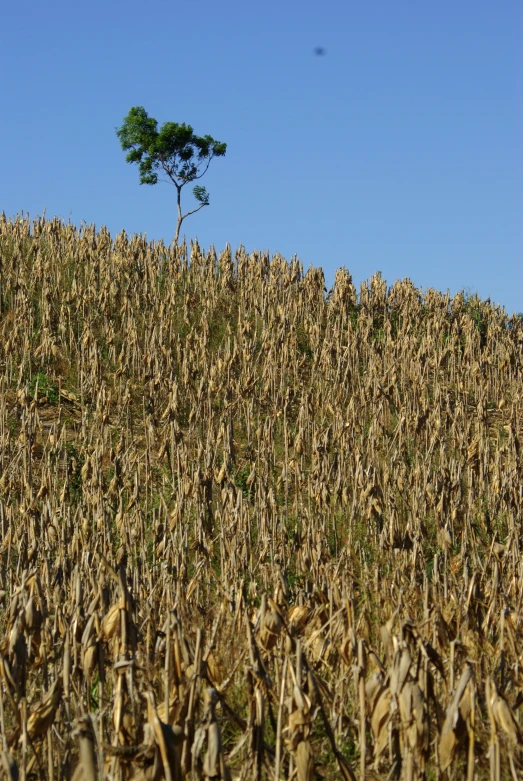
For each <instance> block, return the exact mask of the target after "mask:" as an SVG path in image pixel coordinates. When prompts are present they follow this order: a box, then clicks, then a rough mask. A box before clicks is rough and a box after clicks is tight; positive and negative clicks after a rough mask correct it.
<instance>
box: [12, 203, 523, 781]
mask: <svg viewBox="0 0 523 781" xmlns="http://www.w3.org/2000/svg"><path fill="white" fill-rule="evenodd" d="M324 285H325V281H324V277H323V273H322V271H321V270H320V269H314V268H311V269H309V270H308V271H307V272H306V273H304V270H303V268H302V266H301V265H300V263H299V261H297V260H296V259H293V260H292V261H290V262H286V261H285V260H284V259H283V258H281V257H280V256H279V255H275V256H273V257H270V256H268V255H267V254H260V253H253V254H252V255H248V254H247V253H246V252H245V251H244V249H243V248H241V247H240V249H239V250H238V251H237V252H236V253H235V254H233V253H232V251H231V249H230V247H226V249H225V250H224V251H223V252H222V253H221V254H220V255H219V256H217V255H216V253H215V251H214V249H211V250H210V251H209V252H208V253H203V252H202V251H201V249H200V247H199V246H198V244H197V243H196V242H194V243H192V244H191V246H190V248H187V247H186V246H181V247H174V246H172V247H165V246H164V245H163V244H162V243H161V242H160V243H148V242H147V241H146V240H145V238H143V237H141V236H133V237H131V238H129V237H128V236H127V235H126V234H125V233H122V234H120V235H118V236H117V237H116V238H114V239H113V238H112V237H111V236H110V235H109V232H108V231H107V230H106V229H105V228H101V229H100V230H98V231H96V230H95V229H94V227H89V226H84V227H82V228H81V229H79V230H78V229H76V228H75V227H74V226H72V225H70V224H67V225H65V224H63V223H61V222H60V221H59V220H57V219H54V220H52V221H48V220H45V219H43V218H41V219H36V220H34V221H33V222H31V221H30V220H29V218H28V217H25V216H23V215H22V216H19V217H17V218H16V219H7V218H6V217H5V216H2V217H0V556H1V566H0V627H1V630H2V631H1V634H0V637H1V638H2V639H1V641H0V729H1V734H2V746H1V762H0V774H2V776H3V777H5V778H16V777H18V776H20V777H22V778H28V777H29V776H32V777H39V778H49V779H59V778H69V777H74V778H76V779H77V781H79V779H82V778H84V779H89V781H90V780H91V779H94V778H101V777H104V778H111V779H112V778H114V779H121V780H122V781H123V780H124V779H136V780H138V779H143V780H145V779H160V778H168V779H169V778H171V779H183V778H188V779H197V778H203V779H247V778H253V779H260V781H261V780H262V779H275V780H276V781H277V779H296V780H297V781H311V780H312V779H319V778H332V779H339V778H343V779H350V780H351V781H352V779H361V781H363V779H387V778H396V779H402V780H404V781H407V780H409V781H410V779H431V778H441V779H444V778H448V779H450V778H466V779H467V781H472V779H489V778H490V779H493V780H494V779H501V778H513V779H517V778H518V777H521V774H522V773H523V755H522V751H521V737H522V719H523V717H522V713H521V705H522V703H523V675H522V672H521V670H522V664H523V650H522V649H523V613H522V607H521V606H522V600H523V557H522V540H523V529H522V524H523V371H522V369H523V320H522V318H521V317H516V316H513V317H508V316H507V314H506V312H505V311H504V310H502V309H501V308H500V307H495V306H493V305H491V304H490V303H489V302H484V301H481V300H480V299H479V298H478V297H475V296H466V295H464V294H463V293H460V294H458V295H456V296H454V297H453V298H451V297H450V296H449V295H448V294H444V293H439V292H437V291H434V290H427V291H425V292H424V293H422V292H420V291H419V290H417V289H416V288H415V287H414V285H413V284H412V283H411V282H410V281H409V280H403V281H399V282H396V283H394V284H393V285H392V286H391V287H388V286H387V284H386V282H385V280H383V279H382V277H381V275H380V274H376V275H374V276H373V277H372V278H371V279H370V280H369V282H368V283H365V284H363V285H362V286H361V288H360V290H359V292H358V291H356V289H355V287H354V285H353V282H352V279H351V276H350V274H349V273H348V272H347V271H346V270H344V269H341V270H339V271H338V272H337V274H336V278H335V282H334V285H333V287H332V289H331V290H330V291H329V292H328V293H327V294H325V289H324Z"/></svg>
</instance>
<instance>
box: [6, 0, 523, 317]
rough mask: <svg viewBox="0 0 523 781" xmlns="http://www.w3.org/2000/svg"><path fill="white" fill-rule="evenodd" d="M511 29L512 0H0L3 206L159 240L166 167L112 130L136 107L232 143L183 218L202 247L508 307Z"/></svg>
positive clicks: (517, 186)
mask: <svg viewBox="0 0 523 781" xmlns="http://www.w3.org/2000/svg"><path fill="white" fill-rule="evenodd" d="M522 40H523V4H522V3H521V0H498V1H497V2H493V0H458V1H456V0H438V2H435V1H434V0H432V2H429V1H428V0H427V1H424V0H422V1H421V2H420V1H418V2H415V0H409V1H408V2H407V0H394V1H393V0H359V1H358V2H355V1H352V0H336V2H335V1H334V0H322V2H311V1H310V0H293V2H290V0H264V2H251V1H250V0H220V2H216V0H214V1H213V2H211V1H210V0H199V1H198V2H196V0H184V2H181V1H180V0H147V2H143V0H142V2H136V0H125V2H123V0H104V1H103V2H102V1H101V0H91V2H90V3H75V2H71V0H67V2H65V0H48V2H40V1H39V2H36V0H26V1H25V2H23V3H22V2H11V3H9V4H4V6H3V8H2V15H1V27H0V65H1V72H2V76H3V78H2V86H1V113H0V142H1V143H0V148H1V150H2V151H1V161H0V212H1V211H2V210H3V211H5V213H6V214H7V215H8V216H12V215H14V214H16V213H18V212H20V211H24V212H29V214H30V216H36V215H38V214H41V213H42V211H43V209H44V207H45V208H46V209H47V215H48V216H49V217H52V216H54V215H58V216H59V217H61V218H62V219H64V220H65V221H67V220H68V219H69V218H70V219H71V221H72V222H73V223H74V224H77V225H79V224H80V223H81V222H82V221H85V222H87V223H96V225H97V226H99V225H106V226H107V227H108V228H109V230H110V231H111V233H112V234H116V233H117V232H119V231H120V230H121V229H122V228H125V229H126V230H127V232H128V233H144V232H146V233H147V237H148V238H150V239H159V238H163V239H164V240H165V241H166V243H170V241H171V240H172V237H173V235H174V229H175V225H176V201H175V195H176V191H175V189H174V187H173V186H172V185H168V184H162V183H160V184H157V185H156V186H153V187H151V186H147V185H142V186H140V185H139V178H138V170H137V168H136V166H134V165H130V164H127V163H126V162H125V155H124V153H123V152H122V150H121V148H120V146H119V141H118V138H117V137H116V134H115V128H116V127H118V126H120V125H121V123H122V120H123V118H124V116H125V115H126V114H127V112H128V111H129V109H130V108H131V107H132V106H144V107H145V109H146V111H147V112H148V113H149V114H150V115H151V116H153V117H155V118H156V119H157V120H158V122H159V124H160V125H161V124H163V122H165V121H174V122H180V123H181V122H186V123H188V124H191V125H192V126H193V128H194V131H195V132H196V133H197V134H198V135H205V134H210V135H211V136H213V137H214V138H215V139H217V140H219V141H225V142H226V143H227V145H228V148H227V155H226V157H225V158H221V159H217V160H214V161H213V162H212V163H211V167H210V169H209V171H208V173H207V174H206V176H205V177H204V178H203V179H202V180H201V184H203V185H205V186H206V187H207V189H208V191H209V192H210V196H211V205H210V206H209V207H206V208H204V209H202V210H201V211H200V212H198V214H196V215H194V216H192V217H189V218H188V219H187V220H186V221H185V222H184V224H183V226H182V234H183V233H185V234H186V236H187V238H194V237H198V240H199V242H200V244H201V245H202V247H203V248H205V249H207V248H208V247H209V246H210V245H211V244H214V246H215V247H216V249H217V251H218V252H219V251H221V250H222V249H223V248H224V247H225V244H226V243H227V242H229V243H230V244H231V246H232V248H233V251H234V250H235V249H236V248H237V246H238V245H239V244H243V245H244V246H245V247H246V249H247V250H248V251H252V250H254V249H259V250H269V251H270V252H271V253H274V252H279V253H281V254H282V255H284V256H285V257H287V258H288V259H290V258H291V257H292V255H294V254H296V255H298V257H299V258H300V259H301V260H302V262H303V264H304V266H305V268H307V267H308V266H309V265H310V264H311V263H312V264H313V265H315V266H322V267H323V269H324V271H325V275H326V279H327V283H328V285H330V284H332V281H333V279H334V272H335V270H336V268H339V267H340V266H345V267H346V268H347V269H348V270H349V271H350V272H351V274H352V276H353V279H354V281H355V283H356V284H357V285H359V283H360V282H361V281H362V280H365V279H368V278H369V277H370V276H371V275H372V274H373V273H374V272H375V271H378V270H380V271H381V272H382V274H383V276H384V277H385V278H386V279H387V281H388V282H389V284H392V283H393V282H394V281H395V280H396V279H402V278H404V277H410V278H411V279H412V281H413V282H414V283H415V284H416V285H417V286H420V287H423V288H424V289H425V288H427V287H433V288H436V289H439V290H443V291H444V290H447V289H450V291H451V293H455V292H457V291H458V290H460V289H463V288H468V289H469V290H470V291H471V292H477V293H478V294H479V295H480V296H481V297H482V298H486V297H487V296H490V298H491V300H492V301H493V302H495V303H501V304H502V305H503V306H505V307H506V308H507V310H508V312H509V313H512V312H513V311H518V312H519V311H523V46H522ZM315 47H323V49H324V50H325V53H324V54H323V55H317V54H315V52H314V50H315ZM183 193H184V196H185V197H184V200H183V202H182V206H183V207H184V210H185V211H189V210H190V209H191V208H193V207H194V206H195V205H196V204H195V202H194V200H193V195H192V193H191V191H190V186H188V187H186V188H185V190H184V191H183Z"/></svg>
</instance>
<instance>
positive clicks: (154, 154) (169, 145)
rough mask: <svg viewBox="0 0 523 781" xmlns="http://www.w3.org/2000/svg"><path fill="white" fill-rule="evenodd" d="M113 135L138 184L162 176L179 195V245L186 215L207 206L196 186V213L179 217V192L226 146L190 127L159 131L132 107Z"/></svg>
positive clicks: (204, 195)
mask: <svg viewBox="0 0 523 781" xmlns="http://www.w3.org/2000/svg"><path fill="white" fill-rule="evenodd" d="M116 135H117V136H118V138H119V139H120V144H121V147H122V149H123V151H124V152H127V155H126V158H125V159H126V161H127V162H128V163H136V164H137V165H138V170H139V172H140V184H157V182H158V181H159V175H161V174H162V173H163V174H165V175H166V176H167V177H168V179H170V180H171V182H172V183H173V184H174V185H175V187H176V189H177V192H178V224H177V228H176V236H175V241H176V242H177V241H178V235H179V230H180V226H181V224H182V222H183V220H184V219H185V217H187V216H189V214H194V212H195V211H199V209H201V208H203V207H204V206H208V205H209V194H208V192H207V191H206V189H205V187H201V186H199V185H196V186H195V187H194V189H193V193H194V197H195V198H196V200H197V201H198V203H199V204H200V205H199V206H198V208H197V209H194V211H192V212H188V213H187V214H184V215H182V213H181V207H180V194H181V189H182V187H184V186H185V185H186V184H188V183H189V182H194V181H195V180H196V179H200V178H201V177H202V176H203V175H204V174H205V172H206V171H207V169H208V168H209V165H210V162H211V160H212V159H213V157H223V156H224V155H225V152H226V150H227V144H225V143H223V142H221V141H216V140H215V139H214V138H212V136H209V135H206V136H197V135H196V134H195V133H194V131H193V129H192V127H191V126H190V125H186V124H185V123H183V124H181V125H180V124H178V123H177V122H165V123H164V124H163V125H162V126H161V128H160V129H158V122H157V121H156V119H154V118H153V117H150V116H149V115H148V114H147V112H146V110H145V109H144V108H143V106H134V107H133V108H131V110H130V111H129V113H128V114H127V116H126V117H125V118H124V120H123V124H122V126H121V127H120V128H117V129H116Z"/></svg>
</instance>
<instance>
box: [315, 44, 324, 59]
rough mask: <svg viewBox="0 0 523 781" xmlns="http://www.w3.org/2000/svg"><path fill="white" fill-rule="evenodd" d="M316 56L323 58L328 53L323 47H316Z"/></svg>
mask: <svg viewBox="0 0 523 781" xmlns="http://www.w3.org/2000/svg"><path fill="white" fill-rule="evenodd" d="M314 54H315V55H316V56H317V57H323V55H324V54H326V52H325V49H324V48H323V46H315V47H314Z"/></svg>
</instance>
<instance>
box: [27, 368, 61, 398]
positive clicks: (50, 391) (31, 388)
mask: <svg viewBox="0 0 523 781" xmlns="http://www.w3.org/2000/svg"><path fill="white" fill-rule="evenodd" d="M37 386H38V398H40V399H41V398H42V397H44V396H45V397H46V398H47V401H48V403H49V404H52V405H55V404H58V394H59V391H58V385H56V384H55V383H53V382H51V381H50V380H49V378H48V376H47V374H43V373H42V372H38V374H35V375H33V377H31V379H30V381H29V385H28V392H29V395H30V396H31V398H32V399H34V397H35V396H36V388H37Z"/></svg>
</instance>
